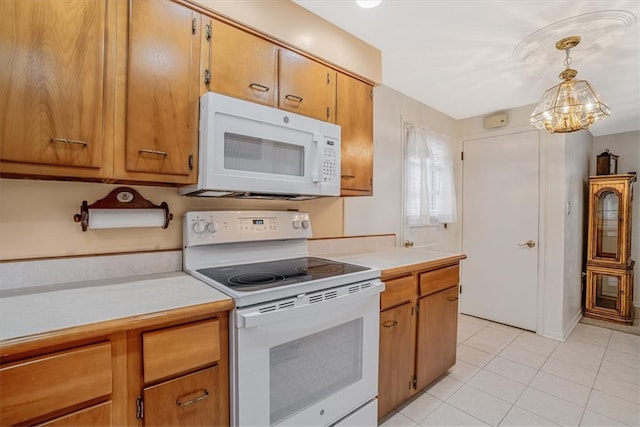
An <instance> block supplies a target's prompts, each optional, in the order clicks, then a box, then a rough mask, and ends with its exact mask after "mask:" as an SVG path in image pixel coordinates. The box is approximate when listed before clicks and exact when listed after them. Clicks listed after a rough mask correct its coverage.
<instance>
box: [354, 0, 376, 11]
mask: <svg viewBox="0 0 640 427" xmlns="http://www.w3.org/2000/svg"><path fill="white" fill-rule="evenodd" d="M381 1H382V0H356V3H358V6H360V7H361V8H363V9H371V8H372V7H376V6H377V5H379V4H380V2H381Z"/></svg>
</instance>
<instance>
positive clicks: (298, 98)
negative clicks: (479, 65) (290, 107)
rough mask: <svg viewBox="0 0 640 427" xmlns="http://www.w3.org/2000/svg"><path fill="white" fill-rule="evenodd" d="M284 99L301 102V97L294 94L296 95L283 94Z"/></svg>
mask: <svg viewBox="0 0 640 427" xmlns="http://www.w3.org/2000/svg"><path fill="white" fill-rule="evenodd" d="M284 99H287V100H289V101H295V102H297V103H298V104H299V103H301V102H302V100H303V99H302V97H300V96H296V95H285V97H284Z"/></svg>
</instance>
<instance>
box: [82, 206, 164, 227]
mask: <svg viewBox="0 0 640 427" xmlns="http://www.w3.org/2000/svg"><path fill="white" fill-rule="evenodd" d="M164 223H165V212H164V210H163V209H89V228H93V229H97V228H129V227H162V226H163V225H164Z"/></svg>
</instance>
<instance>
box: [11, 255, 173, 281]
mask: <svg viewBox="0 0 640 427" xmlns="http://www.w3.org/2000/svg"><path fill="white" fill-rule="evenodd" d="M180 270H182V251H178V250H175V251H161V252H144V253H135V254H124V255H122V254H119V255H100V256H87V257H69V258H57V259H44V260H35V261H14V262H4V263H0V291H5V290H10V289H23V288H33V287H42V286H48V285H54V284H65V283H72V282H83V281H89V280H100V279H113V278H120V277H128V276H139V275H143V274H156V273H169V272H174V271H180Z"/></svg>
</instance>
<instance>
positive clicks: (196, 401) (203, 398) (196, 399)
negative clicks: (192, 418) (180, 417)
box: [176, 389, 209, 408]
mask: <svg viewBox="0 0 640 427" xmlns="http://www.w3.org/2000/svg"><path fill="white" fill-rule="evenodd" d="M207 398H209V391H208V390H206V389H205V390H204V394H203V395H202V396H198V397H196V398H195V399H191V400H187V401H186V402H180V401H179V400H176V405H177V406H179V407H181V408H184V407H186V406H190V405H193V404H194V403H198V402H200V401H201V400H205V399H207Z"/></svg>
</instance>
